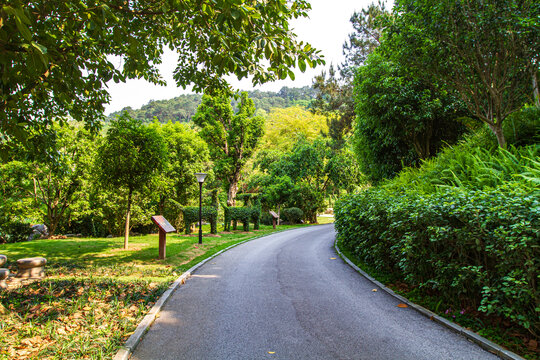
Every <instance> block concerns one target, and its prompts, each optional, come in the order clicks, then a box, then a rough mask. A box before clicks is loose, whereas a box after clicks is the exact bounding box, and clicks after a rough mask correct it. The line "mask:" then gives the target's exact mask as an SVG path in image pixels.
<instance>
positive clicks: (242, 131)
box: [193, 92, 264, 206]
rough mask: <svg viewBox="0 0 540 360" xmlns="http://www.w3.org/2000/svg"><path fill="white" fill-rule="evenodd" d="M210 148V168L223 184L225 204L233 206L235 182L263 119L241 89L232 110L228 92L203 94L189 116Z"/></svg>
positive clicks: (236, 184) (262, 126)
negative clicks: (224, 186)
mask: <svg viewBox="0 0 540 360" xmlns="http://www.w3.org/2000/svg"><path fill="white" fill-rule="evenodd" d="M193 122H194V123H195V124H196V125H197V126H199V127H200V129H201V130H200V132H199V135H200V136H201V138H203V139H204V140H205V141H206V142H207V144H208V148H209V150H210V157H211V158H212V160H214V172H215V174H216V176H217V178H218V179H220V180H221V181H223V182H224V184H225V185H226V186H227V189H228V194H227V206H235V204H236V200H235V198H236V193H237V191H238V182H239V181H240V177H241V174H242V170H243V169H244V167H245V165H246V163H247V161H248V160H249V159H250V158H251V156H252V155H253V153H254V152H255V150H256V147H257V145H258V144H259V141H260V139H261V137H262V136H263V134H264V119H263V118H262V117H261V116H256V115H255V106H254V105H253V100H251V99H250V98H248V94H247V93H246V92H243V93H242V94H241V95H240V103H239V104H238V111H237V112H236V113H235V112H233V109H232V106H231V101H230V98H229V94H228V93H226V92H224V93H221V94H216V95H215V96H210V95H204V96H203V98H202V103H201V105H199V108H198V109H197V113H196V114H195V116H194V117H193Z"/></svg>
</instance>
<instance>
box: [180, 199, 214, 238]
mask: <svg viewBox="0 0 540 360" xmlns="http://www.w3.org/2000/svg"><path fill="white" fill-rule="evenodd" d="M182 212H183V213H184V227H185V233H186V234H190V233H191V225H192V224H195V223H197V222H199V207H198V206H189V207H185V208H184V209H183V210H182ZM201 212H202V219H203V220H205V221H208V222H210V233H211V234H217V217H218V210H217V207H215V206H203V207H202V211H201Z"/></svg>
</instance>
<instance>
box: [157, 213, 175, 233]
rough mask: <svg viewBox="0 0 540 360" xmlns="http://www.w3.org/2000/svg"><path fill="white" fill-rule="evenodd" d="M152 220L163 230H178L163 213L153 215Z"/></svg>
mask: <svg viewBox="0 0 540 360" xmlns="http://www.w3.org/2000/svg"><path fill="white" fill-rule="evenodd" d="M152 221H153V222H154V224H156V225H157V226H158V227H159V229H160V230H163V231H164V232H166V233H170V232H173V231H176V229H175V228H174V227H173V226H172V225H171V224H170V223H169V222H168V221H167V220H166V219H165V218H164V217H163V216H161V215H155V216H152Z"/></svg>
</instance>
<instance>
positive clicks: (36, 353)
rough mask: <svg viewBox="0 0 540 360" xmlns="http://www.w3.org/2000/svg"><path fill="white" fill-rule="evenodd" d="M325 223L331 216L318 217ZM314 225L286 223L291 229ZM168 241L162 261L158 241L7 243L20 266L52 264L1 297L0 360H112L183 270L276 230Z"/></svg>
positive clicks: (11, 262) (4, 248) (11, 260)
mask: <svg viewBox="0 0 540 360" xmlns="http://www.w3.org/2000/svg"><path fill="white" fill-rule="evenodd" d="M319 220H320V223H327V222H330V220H332V221H333V219H331V218H320V219H319ZM299 226H308V225H296V226H292V225H281V226H279V227H278V229H277V230H278V231H279V230H286V229H289V228H295V227H299ZM209 230H210V229H209V227H208V228H207V226H203V231H204V232H205V234H204V238H203V245H202V246H201V245H199V244H198V235H197V234H194V235H192V236H186V235H183V234H168V235H167V253H166V255H167V257H166V259H164V260H159V259H158V236H157V234H154V235H145V236H132V237H130V238H129V249H128V250H124V249H123V241H124V239H123V237H119V238H70V239H58V240H51V239H43V240H36V241H31V242H24V243H16V244H1V245H0V254H4V255H6V256H7V257H8V267H11V269H12V271H13V272H14V271H15V269H16V266H15V261H16V260H17V259H20V258H25V257H36V256H40V257H45V258H47V266H46V273H47V277H46V278H45V279H44V280H42V281H40V282H35V283H32V284H29V285H27V286H24V287H21V288H18V289H12V290H2V291H0V304H1V305H2V306H3V308H1V307H0V311H2V312H3V315H2V316H1V317H0V330H1V331H0V359H15V358H16V359H63V358H70V359H82V358H91V359H102V358H111V357H112V356H114V354H115V353H116V351H117V350H118V348H119V347H120V345H121V344H122V343H123V342H124V341H125V340H126V339H127V338H128V337H129V335H130V334H131V333H132V332H133V331H134V330H135V328H136V327H137V324H138V323H139V321H140V320H141V319H142V318H143V317H144V315H145V314H146V313H147V312H148V310H149V309H150V308H151V307H152V306H153V304H154V303H155V301H156V300H157V299H158V298H159V296H160V295H161V294H162V293H163V292H164V291H165V290H166V289H167V287H168V286H169V285H170V283H171V282H172V281H174V280H175V279H176V278H177V277H178V276H179V275H180V274H181V273H182V272H183V271H185V270H187V269H189V268H190V267H191V266H193V265H194V264H196V263H198V262H199V261H201V260H203V259H205V258H207V257H209V256H211V255H213V254H215V253H216V252H218V251H220V250H222V249H224V248H226V247H228V246H230V245H232V244H235V243H238V242H241V241H244V240H247V239H250V238H253V237H258V236H262V235H266V234H269V233H272V232H274V231H275V230H273V229H272V226H264V225H261V230H259V231H251V232H249V233H244V232H242V231H240V230H238V231H233V233H232V234H223V233H220V234H219V237H213V236H208V235H210V234H208V232H209Z"/></svg>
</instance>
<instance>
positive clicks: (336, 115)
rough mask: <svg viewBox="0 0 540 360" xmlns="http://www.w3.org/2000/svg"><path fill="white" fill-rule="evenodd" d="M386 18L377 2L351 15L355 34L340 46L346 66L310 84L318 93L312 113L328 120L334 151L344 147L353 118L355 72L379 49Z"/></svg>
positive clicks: (382, 7) (382, 5)
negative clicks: (338, 73)
mask: <svg viewBox="0 0 540 360" xmlns="http://www.w3.org/2000/svg"><path fill="white" fill-rule="evenodd" d="M386 14H388V13H387V11H386V8H385V4H384V2H382V1H380V0H379V2H378V3H377V4H375V3H372V4H370V5H369V6H368V7H367V8H365V9H362V10H361V11H360V12H354V14H353V15H352V16H351V19H350V21H351V23H352V25H353V28H354V30H355V31H354V32H353V33H351V34H349V40H348V42H345V43H344V44H343V54H344V55H345V62H344V63H342V64H341V65H340V66H339V70H340V77H338V75H337V73H336V70H335V69H334V67H333V66H330V69H329V71H328V77H327V74H326V72H325V71H323V72H322V73H321V75H319V76H316V77H315V79H314V80H313V87H314V88H315V89H316V90H318V94H317V97H316V99H315V100H314V101H313V102H312V109H313V110H312V111H313V112H315V113H319V114H323V115H325V116H326V117H327V118H328V127H329V136H330V138H332V139H333V140H334V144H333V146H334V147H335V148H340V147H342V146H344V144H345V138H346V136H347V134H348V133H349V132H350V130H351V129H352V125H353V120H354V118H355V111H354V96H353V78H354V72H355V70H356V68H358V67H359V66H361V65H363V64H364V62H365V61H366V59H367V57H368V55H369V54H371V53H372V52H373V51H374V50H375V49H376V48H377V47H378V46H379V45H380V38H381V34H382V31H383V22H382V21H381V20H380V18H381V17H383V16H384V15H386Z"/></svg>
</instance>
